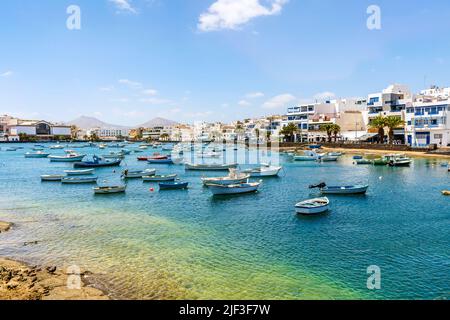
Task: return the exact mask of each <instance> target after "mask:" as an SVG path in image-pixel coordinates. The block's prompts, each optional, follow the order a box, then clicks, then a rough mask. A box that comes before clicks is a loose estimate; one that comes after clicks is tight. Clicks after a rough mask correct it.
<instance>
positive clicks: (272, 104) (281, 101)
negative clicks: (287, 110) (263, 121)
mask: <svg viewBox="0 0 450 320" xmlns="http://www.w3.org/2000/svg"><path fill="white" fill-rule="evenodd" d="M294 100H296V98H295V96H293V95H292V94H290V93H285V94H280V95H278V96H275V97H273V98H272V99H270V100H268V101H266V102H265V103H264V104H263V108H264V109H277V108H284V107H286V106H287V104H289V103H291V102H292V101H294Z"/></svg>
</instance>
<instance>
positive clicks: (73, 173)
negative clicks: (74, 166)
mask: <svg viewBox="0 0 450 320" xmlns="http://www.w3.org/2000/svg"><path fill="white" fill-rule="evenodd" d="M94 171H95V170H94V169H87V170H66V171H64V173H65V174H67V175H68V176H84V175H89V174H93V173H94Z"/></svg>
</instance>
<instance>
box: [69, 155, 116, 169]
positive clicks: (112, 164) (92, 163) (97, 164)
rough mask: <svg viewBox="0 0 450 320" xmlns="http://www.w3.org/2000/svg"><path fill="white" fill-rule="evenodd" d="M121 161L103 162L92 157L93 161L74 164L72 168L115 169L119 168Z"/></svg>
mask: <svg viewBox="0 0 450 320" xmlns="http://www.w3.org/2000/svg"><path fill="white" fill-rule="evenodd" d="M121 162H122V160H121V159H112V160H105V159H101V158H98V157H97V156H94V160H93V161H83V162H75V163H74V165H73V166H74V168H101V167H117V166H120V164H121Z"/></svg>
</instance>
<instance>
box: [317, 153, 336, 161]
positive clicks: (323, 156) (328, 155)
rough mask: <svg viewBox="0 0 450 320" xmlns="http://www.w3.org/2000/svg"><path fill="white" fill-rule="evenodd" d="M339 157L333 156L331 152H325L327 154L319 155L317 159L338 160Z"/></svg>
mask: <svg viewBox="0 0 450 320" xmlns="http://www.w3.org/2000/svg"><path fill="white" fill-rule="evenodd" d="M338 159H339V157H337V156H331V155H330V154H325V155H321V156H319V158H318V159H317V161H320V162H334V161H338Z"/></svg>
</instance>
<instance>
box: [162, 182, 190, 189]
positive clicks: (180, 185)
mask: <svg viewBox="0 0 450 320" xmlns="http://www.w3.org/2000/svg"><path fill="white" fill-rule="evenodd" d="M188 186H189V182H160V183H159V190H176V189H187V187H188Z"/></svg>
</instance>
